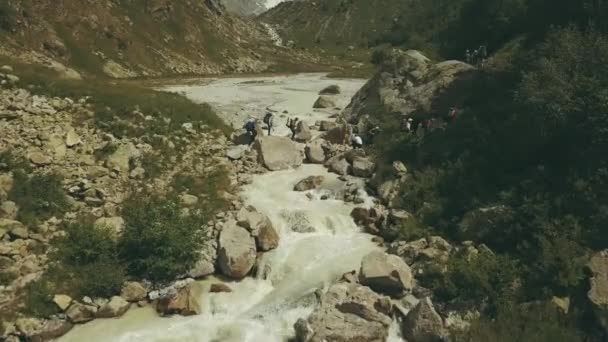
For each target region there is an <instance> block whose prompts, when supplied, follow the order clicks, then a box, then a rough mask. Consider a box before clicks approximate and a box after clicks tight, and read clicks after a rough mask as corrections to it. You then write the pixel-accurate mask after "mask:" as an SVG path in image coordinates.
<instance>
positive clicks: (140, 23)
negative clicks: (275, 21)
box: [0, 0, 311, 78]
mask: <svg viewBox="0 0 608 342" xmlns="http://www.w3.org/2000/svg"><path fill="white" fill-rule="evenodd" d="M0 41H1V44H0V45H1V46H2V47H1V48H0V54H3V55H9V56H14V57H18V58H19V59H20V60H21V61H34V62H45V63H46V64H48V63H49V61H51V60H53V61H56V62H59V63H61V64H64V65H68V66H70V67H73V68H75V69H77V70H78V71H80V72H85V73H89V74H93V75H107V76H111V77H117V78H122V77H139V76H160V75H169V74H218V73H242V72H261V71H271V70H276V69H280V68H281V66H282V65H284V64H285V63H286V61H288V62H287V63H288V64H289V63H292V62H293V61H298V62H301V63H298V64H302V65H306V64H307V62H306V61H311V58H304V57H302V54H301V53H297V54H296V53H295V52H294V51H292V50H288V49H277V48H276V47H275V46H274V45H273V43H272V41H271V40H270V38H269V36H268V32H267V29H265V28H264V27H263V26H261V25H256V24H254V23H251V22H247V21H244V20H243V19H241V18H239V17H237V16H234V15H231V14H230V13H228V12H227V11H226V9H225V8H224V7H223V6H222V5H221V4H220V3H219V2H218V1H217V0H206V1H163V0H154V1H144V0H128V1H127V0H121V1H109V0H106V1H89V2H87V3H86V4H83V2H82V1H76V0H61V1H51V0H44V1H36V2H32V1H23V0H10V1H9V0H1V1H0Z"/></svg>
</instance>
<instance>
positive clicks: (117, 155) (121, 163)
mask: <svg viewBox="0 0 608 342" xmlns="http://www.w3.org/2000/svg"><path fill="white" fill-rule="evenodd" d="M140 157H141V151H140V150H138V149H137V148H136V147H135V145H133V143H126V144H122V145H119V146H118V147H117V148H116V150H115V151H114V152H113V153H112V154H110V155H109V156H108V158H107V159H106V166H107V167H108V168H109V169H112V170H116V171H120V172H128V171H129V166H130V162H131V161H132V160H134V159H138V158H140Z"/></svg>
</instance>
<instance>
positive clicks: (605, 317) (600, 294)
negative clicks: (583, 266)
mask: <svg viewBox="0 0 608 342" xmlns="http://www.w3.org/2000/svg"><path fill="white" fill-rule="evenodd" d="M587 267H588V268H589V270H590V271H591V273H592V276H591V278H590V279H589V283H590V289H589V292H588V293H587V298H589V302H590V303H591V305H592V307H593V310H594V312H595V314H596V317H597V319H598V321H599V322H600V324H601V325H602V327H603V328H604V330H605V331H606V332H607V333H608V250H606V251H602V252H598V253H596V254H595V255H593V256H592V257H591V260H590V261H589V263H588V265H587Z"/></svg>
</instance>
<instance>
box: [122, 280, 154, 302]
mask: <svg viewBox="0 0 608 342" xmlns="http://www.w3.org/2000/svg"><path fill="white" fill-rule="evenodd" d="M147 295H148V291H147V290H146V288H145V287H144V286H143V285H142V284H141V283H138V282H136V281H128V282H126V283H124V285H123V286H122V289H121V291H120V296H121V297H122V298H124V299H125V300H127V301H129V302H139V301H140V300H144V299H146V296H147Z"/></svg>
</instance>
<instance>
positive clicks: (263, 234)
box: [255, 225, 280, 252]
mask: <svg viewBox="0 0 608 342" xmlns="http://www.w3.org/2000/svg"><path fill="white" fill-rule="evenodd" d="M279 240H280V239H279V234H278V233H277V231H276V230H275V229H274V227H273V226H272V225H266V226H263V227H261V228H260V229H259V230H258V232H257V234H256V235H255V244H256V246H257V247H258V250H259V251H262V252H267V251H269V250H271V249H275V248H277V247H279Z"/></svg>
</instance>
